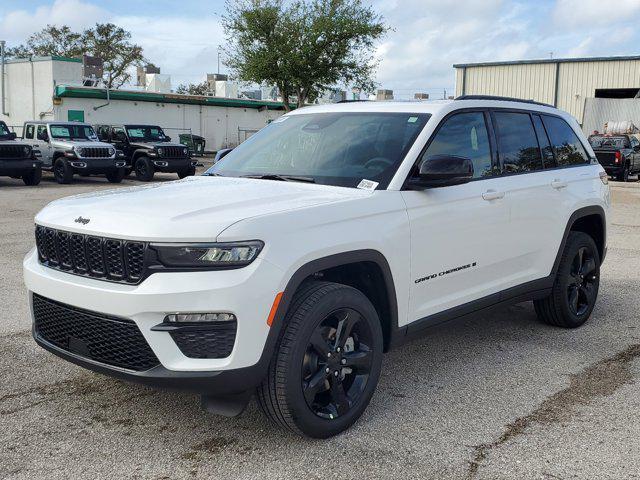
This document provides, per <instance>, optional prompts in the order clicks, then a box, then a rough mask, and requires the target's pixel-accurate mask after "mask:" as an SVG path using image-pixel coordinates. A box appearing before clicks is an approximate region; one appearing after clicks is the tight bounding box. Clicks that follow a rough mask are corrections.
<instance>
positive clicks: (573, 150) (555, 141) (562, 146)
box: [542, 115, 589, 167]
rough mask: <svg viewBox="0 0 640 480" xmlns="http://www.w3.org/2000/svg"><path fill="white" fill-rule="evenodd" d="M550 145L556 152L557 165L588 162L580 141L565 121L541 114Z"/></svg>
mask: <svg viewBox="0 0 640 480" xmlns="http://www.w3.org/2000/svg"><path fill="white" fill-rule="evenodd" d="M542 120H543V121H544V126H545V127H546V129H547V133H548V134H549V139H550V140H551V145H553V149H554V151H555V152H556V160H557V162H558V166H561V167H562V166H566V165H580V164H584V163H589V157H588V156H587V152H585V150H584V147H583V146H582V143H580V140H578V137H577V135H576V134H575V132H574V131H573V129H572V128H571V127H570V126H569V124H568V123H567V122H565V121H564V120H563V119H561V118H558V117H550V116H547V115H543V116H542Z"/></svg>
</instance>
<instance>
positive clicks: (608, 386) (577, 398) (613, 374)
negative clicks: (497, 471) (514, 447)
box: [465, 344, 640, 480]
mask: <svg viewBox="0 0 640 480" xmlns="http://www.w3.org/2000/svg"><path fill="white" fill-rule="evenodd" d="M638 357H640V344H633V345H630V346H628V347H627V348H626V349H624V350H623V351H621V352H619V353H617V354H615V355H613V356H611V357H607V358H604V359H602V360H600V361H598V362H596V363H594V364H593V365H590V366H589V367H587V368H585V369H584V370H582V371H581V372H580V373H577V374H573V375H571V376H570V383H569V386H568V387H567V388H565V389H564V390H560V391H559V392H557V393H554V394H553V395H551V396H550V397H548V398H546V399H545V400H544V401H543V402H542V403H541V404H540V406H539V407H538V408H536V409H535V410H534V411H532V412H531V413H529V414H528V415H525V416H524V417H520V418H517V419H516V420H514V421H513V422H511V423H509V424H508V425H506V426H505V429H504V431H503V432H502V435H500V437H498V439H496V440H494V441H493V442H491V443H483V444H481V445H477V446H475V447H474V452H473V453H474V455H473V459H472V460H471V461H470V462H469V466H468V469H467V474H466V477H465V478H467V479H468V480H470V479H473V478H475V477H476V475H477V473H478V470H479V469H480V467H481V465H482V463H483V462H484V461H485V460H486V459H487V457H488V456H489V453H490V452H491V451H492V450H495V449H497V448H499V447H501V446H502V445H504V444H506V443H507V442H509V441H511V440H513V439H514V438H516V437H518V436H520V435H523V434H524V433H525V431H526V430H527V429H528V428H529V427H531V426H532V425H535V424H538V425H551V424H554V423H559V422H562V421H566V420H568V419H569V418H571V416H572V415H573V414H574V413H575V411H576V408H577V407H579V406H583V405H587V404H589V403H591V402H592V401H593V400H594V399H596V398H601V397H608V396H610V395H612V394H613V393H615V392H616V390H618V389H619V388H620V387H622V386H624V385H627V384H629V383H631V382H632V381H633V373H632V372H631V368H630V364H631V362H632V361H633V360H635V359H636V358H638Z"/></svg>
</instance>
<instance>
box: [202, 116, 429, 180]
mask: <svg viewBox="0 0 640 480" xmlns="http://www.w3.org/2000/svg"><path fill="white" fill-rule="evenodd" d="M429 117H430V115H429V114H417V113H380V112H375V113H374V112H366V113H352V112H348V113H346V112H339V113H310V114H299V115H290V116H285V117H281V118H279V119H278V120H275V121H274V122H272V123H271V124H270V125H269V126H267V127H266V128H264V129H262V130H260V131H259V132H258V133H256V134H255V135H253V136H252V137H251V138H249V139H248V140H247V141H246V142H244V143H243V144H242V145H240V146H239V147H238V148H236V149H235V150H233V151H232V152H231V153H230V154H229V155H227V156H225V157H224V158H223V159H222V160H221V161H220V162H219V163H216V164H215V165H214V166H213V167H211V168H210V169H209V170H207V172H206V173H205V174H208V175H222V176H233V177H242V176H267V177H272V178H273V177H281V178H286V177H298V178H300V179H303V178H304V179H305V180H307V181H309V180H312V181H315V182H316V183H322V184H326V185H336V186H343V187H356V186H358V184H360V182H361V181H362V180H370V181H373V182H377V183H379V184H380V185H379V188H386V187H387V185H388V184H389V182H390V181H391V178H392V177H393V175H394V174H395V172H396V170H397V168H398V166H399V165H400V163H401V162H402V160H403V159H404V156H405V155H406V153H407V151H408V150H409V149H410V148H411V146H412V145H413V142H414V141H415V139H416V137H417V136H418V134H419V133H420V131H421V130H422V128H423V127H424V126H425V124H426V123H427V120H428V119H429ZM293 180H295V178H293Z"/></svg>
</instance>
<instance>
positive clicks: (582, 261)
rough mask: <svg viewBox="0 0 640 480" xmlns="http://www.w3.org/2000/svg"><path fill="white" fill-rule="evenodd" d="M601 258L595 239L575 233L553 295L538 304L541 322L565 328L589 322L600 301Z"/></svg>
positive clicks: (535, 305)
mask: <svg viewBox="0 0 640 480" xmlns="http://www.w3.org/2000/svg"><path fill="white" fill-rule="evenodd" d="M599 287H600V254H599V253H598V248H597V247H596V244H595V242H594V241H593V239H592V238H591V237H590V236H589V235H587V234H586V233H582V232H571V233H569V238H568V239H567V243H566V245H565V248H564V251H563V252H562V257H561V259H560V265H559V266H558V272H557V273H556V279H555V281H554V284H553V288H552V290H551V295H549V296H548V297H547V298H544V299H542V300H536V301H534V307H535V310H536V314H537V315H538V318H540V320H542V321H543V322H545V323H548V324H550V325H555V326H557V327H564V328H576V327H579V326H581V325H582V324H583V323H584V322H586V321H587V320H588V319H589V317H590V316H591V312H592V311H593V308H594V307H595V304H596V299H597V298H598V289H599Z"/></svg>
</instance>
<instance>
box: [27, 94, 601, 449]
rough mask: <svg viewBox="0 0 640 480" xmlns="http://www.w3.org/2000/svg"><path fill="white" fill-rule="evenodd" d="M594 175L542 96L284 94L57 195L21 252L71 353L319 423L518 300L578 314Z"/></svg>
mask: <svg viewBox="0 0 640 480" xmlns="http://www.w3.org/2000/svg"><path fill="white" fill-rule="evenodd" d="M609 204H610V195H609V187H608V186H607V176H606V173H605V172H604V170H603V169H602V167H601V166H600V165H599V164H598V162H597V161H596V159H595V156H594V154H593V151H592V149H591V147H590V146H589V144H588V142H587V141H586V139H585V138H584V136H583V134H582V133H581V131H580V128H579V126H578V124H577V122H576V121H575V120H574V119H573V118H572V117H571V116H569V115H568V114H566V113H564V112H561V111H559V110H557V109H555V108H553V107H549V106H545V105H542V104H535V103H532V102H518V101H513V100H510V99H500V98H486V97H465V98H462V99H458V100H454V101H442V102H424V103H368V102H359V103H343V104H337V105H326V106H315V107H309V108H301V109H299V110H296V111H294V112H291V113H289V114H287V115H285V116H283V117H281V118H280V119H278V120H276V121H275V122H273V123H272V124H271V125H269V126H268V127H266V128H264V129H263V130H261V131H260V132H258V133H257V134H255V135H254V136H253V137H251V138H250V139H249V140H247V141H246V142H245V143H243V144H242V145H240V146H239V147H238V148H236V149H235V150H234V151H232V152H231V153H229V154H228V155H227V156H225V157H224V159H223V160H221V161H220V162H219V163H217V164H216V165H214V166H213V167H212V168H211V169H210V170H209V171H208V172H206V174H205V175H204V176H199V177H191V178H187V179H184V180H181V181H176V182H170V183H164V184H162V185H153V186H143V187H138V188H133V189H126V190H122V191H111V192H100V193H90V194H85V195H78V196H74V197H70V198H65V199H62V200H58V201H55V202H53V203H52V204H50V205H49V206H47V207H46V208H44V209H43V210H42V211H41V212H40V213H39V214H38V215H37V217H36V219H35V221H36V243H37V249H34V250H33V251H32V252H31V253H29V255H28V256H27V257H26V259H25V261H24V275H25V281H26V285H27V287H28V289H29V291H30V298H31V308H32V312H33V322H34V329H33V333H34V338H35V340H36V342H38V344H40V345H41V346H42V347H44V348H45V349H47V350H49V351H51V352H53V353H55V354H56V355H58V356H60V357H62V358H65V359H67V360H69V361H71V362H74V363H76V364H78V365H82V366H84V367H86V368H89V369H92V370H95V371H98V372H102V373H106V374H109V375H114V376H117V377H121V378H124V379H128V380H133V381H138V382H142V383H147V384H150V385H155V386H158V387H174V388H181V389H187V390H191V391H196V392H199V393H200V394H202V396H203V397H202V398H203V404H204V406H205V407H206V408H208V409H209V410H211V411H215V412H219V413H225V414H238V413H240V412H241V411H242V409H243V408H244V406H245V405H246V403H247V402H248V400H249V398H250V397H251V395H252V394H253V393H254V392H257V399H258V402H259V404H260V406H261V407H262V410H264V412H265V413H266V414H267V416H269V417H270V418H271V419H272V420H274V421H275V423H277V424H278V425H280V426H282V427H285V428H287V429H289V430H291V431H294V432H297V433H300V434H303V435H308V436H311V437H321V438H322V437H329V436H331V435H335V434H337V433H339V432H341V431H343V430H344V429H346V428H348V427H349V426H350V425H351V424H353V423H354V422H355V421H356V420H357V419H358V417H360V415H361V414H362V412H363V411H364V409H365V408H366V406H367V404H368V403H369V401H370V400H371V398H372V395H373V393H374V390H375V388H376V385H377V383H378V378H379V376H380V373H381V365H382V355H383V352H385V351H388V350H389V349H391V348H395V347H397V346H399V345H401V344H402V343H404V342H406V341H407V340H409V339H411V338H414V337H415V336H416V335H423V334H425V333H428V327H431V326H433V325H436V324H439V323H441V322H444V321H446V320H450V319H453V318H456V317H460V316H463V315H467V314H470V313H473V312H478V311H480V310H483V309H485V308H487V307H493V306H495V305H497V304H508V303H512V302H523V301H528V300H533V301H534V304H535V310H536V312H537V314H538V316H539V317H540V319H541V320H542V321H544V322H547V323H550V324H552V325H556V326H559V327H566V328H573V327H578V326H580V325H582V324H583V323H584V322H585V321H586V320H587V319H588V318H589V316H590V315H591V312H592V309H593V308H594V304H595V302H596V297H597V294H598V287H599V279H600V275H599V273H600V265H601V262H602V260H603V258H604V256H605V253H606V250H607V243H606V230H607V212H608V210H609Z"/></svg>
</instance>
